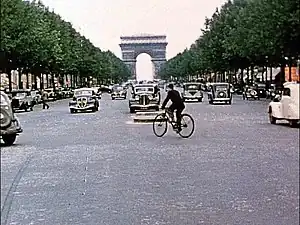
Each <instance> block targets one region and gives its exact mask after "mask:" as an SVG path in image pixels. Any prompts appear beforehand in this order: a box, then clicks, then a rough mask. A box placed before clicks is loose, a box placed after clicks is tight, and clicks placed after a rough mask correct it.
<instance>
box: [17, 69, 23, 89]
mask: <svg viewBox="0 0 300 225" xmlns="http://www.w3.org/2000/svg"><path fill="white" fill-rule="evenodd" d="M17 72H18V89H23V82H22V70H21V69H20V68H18V69H17Z"/></svg>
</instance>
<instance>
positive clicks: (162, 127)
mask: <svg viewBox="0 0 300 225" xmlns="http://www.w3.org/2000/svg"><path fill="white" fill-rule="evenodd" d="M167 130H168V119H167V117H166V115H165V114H163V113H162V114H158V115H157V116H156V117H155V119H154V121H153V132H154V134H155V135H156V136H157V137H162V136H164V135H165V134H166V133H167Z"/></svg>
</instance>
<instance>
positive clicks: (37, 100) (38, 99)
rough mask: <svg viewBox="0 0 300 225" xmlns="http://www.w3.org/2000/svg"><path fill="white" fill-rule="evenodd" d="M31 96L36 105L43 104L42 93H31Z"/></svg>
mask: <svg viewBox="0 0 300 225" xmlns="http://www.w3.org/2000/svg"><path fill="white" fill-rule="evenodd" d="M30 95H31V97H32V101H33V104H34V105H35V104H38V103H41V102H42V94H41V92H40V91H30Z"/></svg>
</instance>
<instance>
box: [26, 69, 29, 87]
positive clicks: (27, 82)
mask: <svg viewBox="0 0 300 225" xmlns="http://www.w3.org/2000/svg"><path fill="white" fill-rule="evenodd" d="M26 89H29V75H28V72H26Z"/></svg>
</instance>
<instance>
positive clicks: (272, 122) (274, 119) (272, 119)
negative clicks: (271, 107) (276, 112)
mask: <svg viewBox="0 0 300 225" xmlns="http://www.w3.org/2000/svg"><path fill="white" fill-rule="evenodd" d="M269 121H270V123H271V124H276V118H275V117H274V116H273V115H272V112H269Z"/></svg>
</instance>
